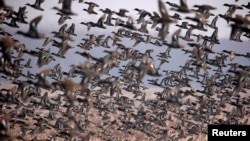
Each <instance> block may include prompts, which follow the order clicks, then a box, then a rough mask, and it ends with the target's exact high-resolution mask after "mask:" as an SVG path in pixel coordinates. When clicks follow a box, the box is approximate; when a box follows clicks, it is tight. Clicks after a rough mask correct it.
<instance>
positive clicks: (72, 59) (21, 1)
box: [0, 0, 250, 81]
mask: <svg viewBox="0 0 250 141" xmlns="http://www.w3.org/2000/svg"><path fill="white" fill-rule="evenodd" d="M34 1H35V0H18V2H17V0H5V2H6V4H7V5H10V6H12V7H13V8H14V10H15V11H17V10H18V8H19V7H20V6H24V5H25V4H26V3H31V4H33V3H34ZM85 1H90V0H85ZM92 2H95V3H97V4H98V5H99V7H96V8H95V11H97V12H98V15H93V14H91V15H89V14H88V13H87V12H86V11H83V9H84V8H87V7H88V5H87V4H84V3H78V1H73V2H72V11H73V12H75V13H78V15H77V16H71V17H72V19H71V20H67V21H66V22H65V23H67V24H68V27H69V26H70V25H71V24H72V23H75V24H76V31H75V32H76V34H77V37H74V39H75V41H73V42H71V43H70V45H72V46H73V47H74V48H73V49H71V50H69V52H68V53H67V54H66V58H67V59H61V58H57V60H56V61H53V62H51V63H50V64H49V65H46V66H43V67H42V68H40V69H38V68H37V67H36V61H37V58H34V57H32V56H30V55H26V56H25V58H26V59H28V58H32V64H33V66H34V67H33V69H32V70H33V72H34V73H37V72H39V71H40V70H43V69H45V68H48V67H53V66H54V65H56V64H58V63H60V64H61V66H62V68H63V70H65V71H67V70H69V66H70V65H71V64H79V63H83V62H85V61H86V59H85V58H83V57H81V56H80V55H77V54H75V53H74V52H75V51H77V50H79V48H78V47H77V45H78V44H79V43H82V42H83V40H82V39H83V38H87V36H86V34H97V35H101V34H105V35H106V36H107V35H111V36H112V33H111V32H112V31H115V32H116V31H117V29H119V28H120V27H110V26H109V27H108V28H107V29H99V28H91V30H90V31H87V27H86V26H84V25H81V24H80V22H88V21H93V22H96V21H97V20H98V18H99V17H100V16H102V14H103V13H102V12H101V11H99V9H105V8H110V9H111V10H113V11H119V9H120V8H125V9H127V10H129V13H128V15H129V16H131V17H133V18H134V20H136V19H137V18H138V17H139V15H138V14H137V11H135V10H134V9H135V8H139V9H145V10H147V11H149V12H151V13H152V12H153V11H156V12H158V13H159V9H158V0H92ZM164 2H166V1H164ZM169 2H174V3H177V4H179V1H176V0H169ZM224 3H231V4H237V5H242V4H247V3H248V0H239V2H235V1H234V0H219V1H218V0H210V1H208V0H188V1H187V4H188V6H189V8H193V5H195V4H196V5H202V4H208V5H213V6H214V7H216V8H217V9H216V10H212V11H211V12H212V13H213V14H214V15H218V14H224V13H226V11H227V9H228V7H225V6H223V4H224ZM54 6H57V7H59V8H61V4H58V0H45V2H44V3H42V5H41V7H42V8H44V9H45V11H38V10H35V9H33V8H31V7H29V6H27V11H28V14H27V16H28V18H27V19H26V20H27V21H31V20H32V19H33V18H35V17H37V16H38V15H42V16H43V19H42V20H41V22H40V23H39V25H38V30H39V31H40V32H42V33H46V36H47V37H53V34H51V32H52V31H58V29H59V28H60V26H61V25H58V23H57V21H58V19H59V15H57V14H56V13H57V11H56V10H53V9H52V7H54ZM166 7H167V10H168V12H169V15H173V14H174V13H175V11H171V10H170V7H169V6H168V5H166ZM248 12H249V10H246V9H245V8H244V9H243V10H236V12H235V14H234V15H236V14H240V15H245V14H247V13H248ZM186 16H190V17H193V16H194V14H181V17H182V19H183V20H181V21H179V22H178V24H180V23H181V22H182V21H187V20H185V19H184V18H185V17H186ZM113 17H117V16H116V15H113ZM213 18H214V16H212V17H210V18H209V19H208V20H209V23H210V22H211V20H212V19H213ZM122 19H123V20H125V21H126V18H122ZM113 22H114V21H113ZM188 22H189V23H192V22H191V21H188ZM18 25H19V26H20V28H19V29H13V28H10V27H8V26H6V25H0V26H1V27H2V28H4V29H5V30H6V31H8V32H10V33H12V34H13V37H14V38H15V39H18V40H20V41H22V42H23V43H24V44H25V45H26V47H27V48H30V49H34V48H35V47H41V46H42V43H43V42H44V40H43V39H29V38H27V37H23V36H20V35H17V34H15V33H16V31H17V30H23V31H27V30H28V28H29V25H28V24H21V23H18ZM135 26H136V27H140V25H137V24H136V25H135ZM158 26H159V27H160V25H158ZM217 26H218V27H219V31H218V32H219V40H220V42H221V44H220V45H215V47H214V50H215V51H216V52H220V51H222V50H224V49H226V50H229V51H235V52H236V53H243V54H246V52H250V46H249V39H247V38H245V37H242V38H241V39H242V40H243V41H244V42H241V43H238V42H234V41H230V40H229V35H230V32H231V28H230V26H229V25H228V24H227V23H226V21H225V20H224V19H221V18H219V19H218V21H217ZM148 29H149V32H150V34H151V35H153V36H157V34H158V32H156V31H155V29H150V25H148ZM177 29H178V27H177V26H175V25H174V24H172V25H170V33H169V35H168V37H167V41H168V42H170V41H171V40H170V37H171V35H172V33H173V32H174V31H176V30H177ZM207 29H208V31H207V32H202V31H198V30H194V31H193V33H194V34H199V33H200V34H202V35H205V36H210V35H211V34H212V32H213V29H210V28H209V27H207ZM185 32H186V30H182V32H181V35H182V36H184V35H185ZM193 39H195V40H196V38H193ZM58 41H60V40H58ZM181 42H182V43H183V44H184V45H186V44H187V42H185V41H183V40H181ZM122 43H123V44H124V45H126V46H127V47H132V46H133V44H134V40H132V41H131V40H130V39H123V42H122ZM110 44H111V42H110ZM45 48H46V49H48V48H50V49H51V52H54V53H57V51H58V48H55V47H52V46H51V44H50V45H48V46H46V47H45ZM186 48H188V47H187V46H186ZM114 49H115V47H112V48H110V49H108V50H114ZM135 49H138V50H139V51H141V52H144V51H145V50H147V49H154V52H153V53H152V55H153V56H156V55H157V54H158V53H159V52H163V51H165V50H166V47H155V46H153V45H149V44H144V43H141V44H139V45H138V46H136V47H135ZM79 51H83V50H79ZM102 51H103V49H102V48H101V47H94V48H93V49H92V50H90V51H88V52H89V53H90V54H92V55H96V56H99V57H103V56H104V55H106V54H105V53H103V52H102ZM171 55H172V58H171V59H169V63H168V64H165V65H163V66H162V67H161V70H179V69H180V68H179V66H183V65H184V64H185V62H186V60H187V59H188V55H185V54H183V52H182V51H180V50H174V49H172V50H171ZM209 57H210V58H211V57H213V55H211V56H209ZM155 60H156V59H155ZM234 62H239V63H241V64H243V65H250V63H249V62H250V61H249V59H247V58H243V57H238V58H236V59H235V60H234V61H233V62H232V63H234ZM125 63H126V62H124V64H125ZM158 64H159V61H156V65H158ZM118 69H119V68H116V69H112V70H111V73H112V75H115V76H119V74H118ZM148 78H149V79H151V77H149V76H147V77H146V78H145V79H144V80H146V79H148ZM0 79H1V78H0ZM76 81H79V80H76Z"/></svg>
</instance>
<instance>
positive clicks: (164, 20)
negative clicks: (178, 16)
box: [158, 0, 177, 40]
mask: <svg viewBox="0 0 250 141" xmlns="http://www.w3.org/2000/svg"><path fill="white" fill-rule="evenodd" d="M158 7H159V10H160V14H161V24H162V26H161V36H160V37H161V39H163V40H164V39H165V38H166V36H167V34H168V29H169V24H170V23H176V22H177V20H175V19H171V18H170V17H169V15H168V12H167V9H166V6H165V4H164V3H163V2H162V0H158Z"/></svg>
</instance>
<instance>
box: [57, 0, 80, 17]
mask: <svg viewBox="0 0 250 141" xmlns="http://www.w3.org/2000/svg"><path fill="white" fill-rule="evenodd" d="M71 2H72V0H63V2H62V8H61V9H60V8H58V7H53V9H55V10H57V11H59V12H60V13H62V14H64V15H77V14H76V13H74V12H73V11H72V10H71Z"/></svg>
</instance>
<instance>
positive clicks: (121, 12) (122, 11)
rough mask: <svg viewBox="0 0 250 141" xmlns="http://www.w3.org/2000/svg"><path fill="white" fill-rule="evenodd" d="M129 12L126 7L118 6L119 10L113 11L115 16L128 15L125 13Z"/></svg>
mask: <svg viewBox="0 0 250 141" xmlns="http://www.w3.org/2000/svg"><path fill="white" fill-rule="evenodd" d="M128 12H129V10H127V9H125V8H120V9H119V12H115V11H114V13H115V14H116V15H117V16H120V17H128V16H127V15H126V13H128Z"/></svg>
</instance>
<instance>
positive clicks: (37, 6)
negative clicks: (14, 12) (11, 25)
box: [26, 0, 45, 11]
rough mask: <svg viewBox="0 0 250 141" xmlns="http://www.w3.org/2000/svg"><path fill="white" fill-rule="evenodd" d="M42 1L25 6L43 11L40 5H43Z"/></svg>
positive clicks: (37, 0) (38, 0)
mask: <svg viewBox="0 0 250 141" xmlns="http://www.w3.org/2000/svg"><path fill="white" fill-rule="evenodd" d="M44 1H45V0H36V1H35V3H34V4H30V3H27V4H26V5H28V6H30V7H32V8H34V9H37V10H41V11H44V9H43V8H41V3H43V2H44Z"/></svg>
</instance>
